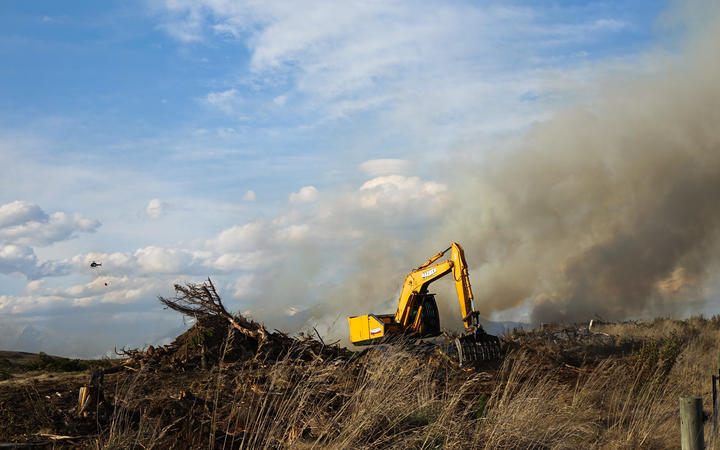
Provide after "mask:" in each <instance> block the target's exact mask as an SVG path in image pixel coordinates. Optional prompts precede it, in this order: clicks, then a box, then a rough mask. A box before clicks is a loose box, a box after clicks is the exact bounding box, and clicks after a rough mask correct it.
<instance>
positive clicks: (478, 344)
mask: <svg viewBox="0 0 720 450" xmlns="http://www.w3.org/2000/svg"><path fill="white" fill-rule="evenodd" d="M448 251H450V259H448V260H446V261H442V262H440V263H436V264H433V263H435V261H437V260H438V259H440V258H442V257H443V255H444V254H445V253H447V252H448ZM449 273H452V274H453V280H454V281H455V289H456V290H457V294H458V300H459V301H460V312H461V314H462V319H463V324H464V325H465V331H464V332H463V334H462V335H461V336H460V337H459V338H457V339H455V348H456V349H457V353H458V360H459V362H460V365H461V366H468V365H472V364H475V363H478V362H481V361H488V360H494V359H500V358H502V347H501V345H500V340H499V339H498V337H497V336H493V335H491V334H487V333H486V332H485V330H484V329H483V327H482V325H481V324H480V313H479V312H478V311H475V308H474V306H473V294H472V289H471V288H470V276H469V274H468V269H467V263H466V262H465V252H464V251H463V249H462V247H461V246H460V244H458V243H457V242H453V243H452V244H451V245H450V247H448V248H447V249H445V250H443V251H441V252H439V253H438V254H437V255H435V256H433V257H432V258H430V259H428V260H427V261H425V263H424V264H422V265H421V266H419V267H418V268H416V269H415V270H413V271H412V272H410V273H409V274H408V276H407V277H405V282H404V283H403V288H402V293H401V294H400V301H399V302H398V308H397V311H396V312H395V314H365V315H362V316H353V317H348V324H349V325H350V341H351V342H352V343H353V344H355V345H372V344H380V343H385V342H388V341H392V340H393V339H394V338H397V337H399V336H406V337H409V338H429V337H435V336H439V335H440V334H441V331H440V316H439V314H438V308H437V303H435V294H431V293H428V286H430V283H432V282H433V281H435V280H437V279H439V278H442V277H443V276H445V275H447V274H449Z"/></svg>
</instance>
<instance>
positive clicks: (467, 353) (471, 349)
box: [455, 330, 503, 367]
mask: <svg viewBox="0 0 720 450" xmlns="http://www.w3.org/2000/svg"><path fill="white" fill-rule="evenodd" d="M455 346H456V347H457V352H458V361H459V363H460V367H468V366H472V365H475V364H478V363H481V362H483V361H494V360H499V359H502V357H503V352H502V346H501V345H500V339H498V337H497V336H493V335H492V334H487V333H486V332H485V331H484V330H478V331H476V332H474V333H468V334H464V335H463V336H460V337H459V338H456V339H455Z"/></svg>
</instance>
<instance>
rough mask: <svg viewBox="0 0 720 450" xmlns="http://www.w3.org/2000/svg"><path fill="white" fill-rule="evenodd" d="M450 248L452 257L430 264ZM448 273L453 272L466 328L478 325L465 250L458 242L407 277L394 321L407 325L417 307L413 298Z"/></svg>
mask: <svg viewBox="0 0 720 450" xmlns="http://www.w3.org/2000/svg"><path fill="white" fill-rule="evenodd" d="M448 251H450V259H449V260H447V261H443V262H441V263H438V264H434V265H431V264H433V263H434V262H435V261H437V260H438V259H440V258H441V257H442V256H443V255H444V254H445V253H447V252H448ZM449 273H452V275H453V281H454V282H455V290H456V291H457V296H458V301H459V302H460V314H461V317H462V320H463V324H464V325H465V329H468V328H470V327H472V326H475V325H477V314H476V313H475V308H474V307H473V293H472V288H471V286H470V275H469V274H468V269H467V262H466V261H465V252H464V251H463V249H462V247H461V246H460V244H458V243H457V242H453V243H452V245H451V246H450V247H448V248H447V249H445V250H443V251H442V252H440V253H438V254H437V255H435V256H433V257H432V258H430V259H428V260H427V261H426V262H425V263H424V264H422V265H420V266H419V267H418V268H416V269H415V270H413V271H412V272H410V273H409V274H408V276H407V277H405V282H404V283H403V289H402V292H401V293H400V300H399V301H398V309H397V312H396V313H395V321H396V322H398V323H400V324H403V325H404V326H407V325H408V318H409V317H410V311H412V309H413V307H414V306H415V305H414V304H413V300H414V299H416V298H418V294H420V295H422V294H425V293H426V292H427V289H428V286H430V284H431V283H432V282H433V281H435V280H437V279H440V278H442V277H444V276H445V275H447V274H449Z"/></svg>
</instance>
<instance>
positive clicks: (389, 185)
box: [358, 175, 448, 208]
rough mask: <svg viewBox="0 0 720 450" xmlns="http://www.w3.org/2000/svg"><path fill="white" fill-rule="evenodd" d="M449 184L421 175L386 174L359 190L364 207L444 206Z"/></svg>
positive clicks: (368, 182)
mask: <svg viewBox="0 0 720 450" xmlns="http://www.w3.org/2000/svg"><path fill="white" fill-rule="evenodd" d="M447 189H448V188H447V185H445V184H442V183H438V182H435V181H423V180H421V179H420V178H419V177H405V176H402V175H386V176H380V177H375V178H373V179H371V180H369V181H367V182H365V183H364V184H363V185H362V186H360V189H359V190H358V197H359V201H360V205H361V206H362V207H363V208H381V207H386V208H387V207H398V206H405V207H408V206H412V207H417V208H427V207H428V206H432V207H439V206H442V204H443V202H444V199H445V193H446V192H447Z"/></svg>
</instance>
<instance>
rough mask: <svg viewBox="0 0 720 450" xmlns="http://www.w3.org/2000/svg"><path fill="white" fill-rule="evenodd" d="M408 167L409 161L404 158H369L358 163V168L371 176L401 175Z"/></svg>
mask: <svg viewBox="0 0 720 450" xmlns="http://www.w3.org/2000/svg"><path fill="white" fill-rule="evenodd" d="M409 168H410V162H409V161H407V160H405V159H390V158H386V159H371V160H368V161H365V162H363V163H362V164H360V170H362V171H363V172H365V173H366V174H368V175H370V176H373V177H376V176H379V175H403V174H405V173H406V172H407V171H408V170H409Z"/></svg>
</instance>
